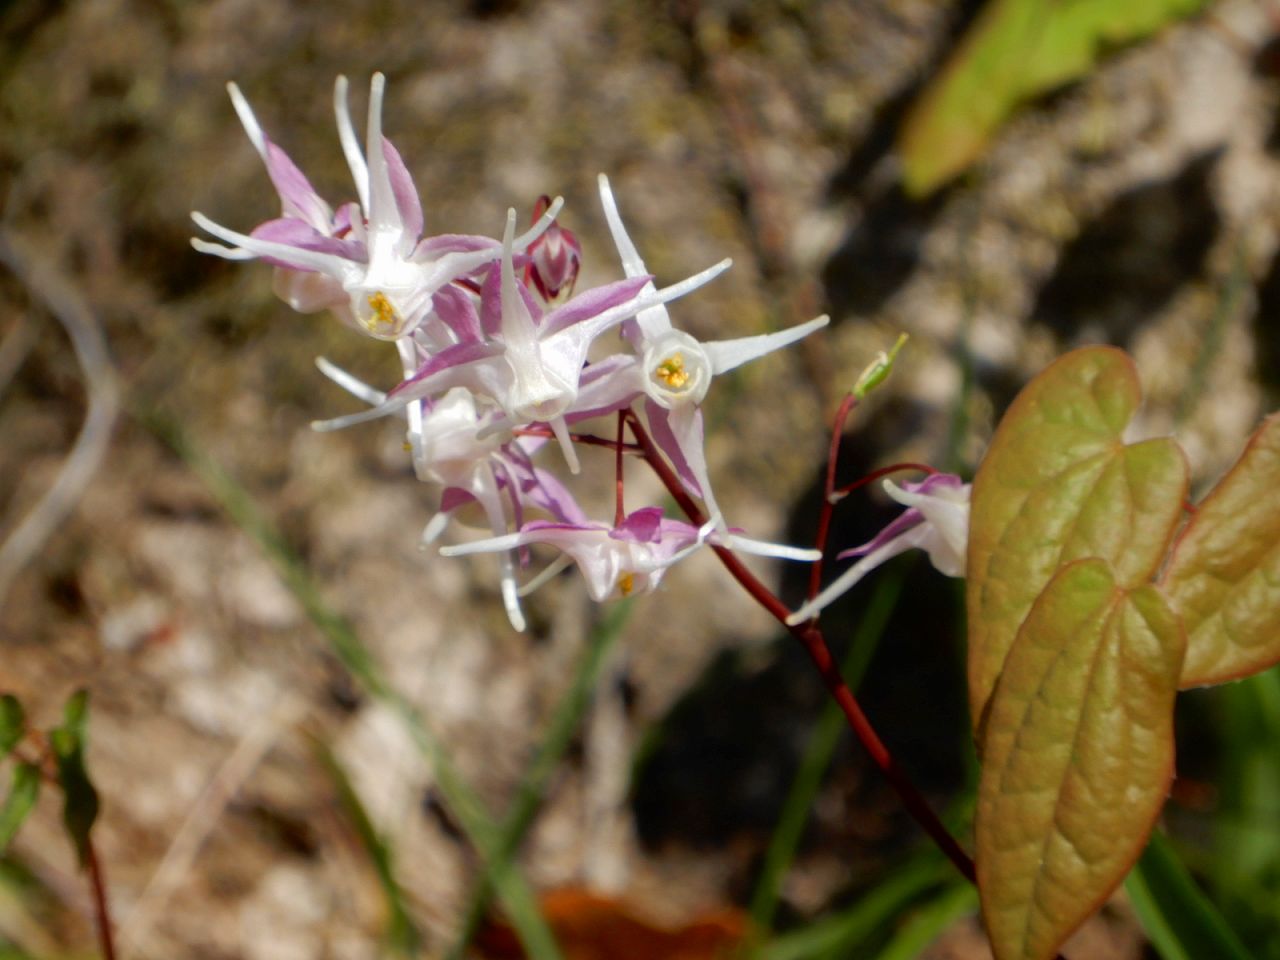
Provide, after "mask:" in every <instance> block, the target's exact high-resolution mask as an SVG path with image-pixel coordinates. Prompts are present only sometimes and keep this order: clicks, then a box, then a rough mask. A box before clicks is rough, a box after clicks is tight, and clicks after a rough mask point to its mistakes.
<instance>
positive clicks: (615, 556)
mask: <svg viewBox="0 0 1280 960" xmlns="http://www.w3.org/2000/svg"><path fill="white" fill-rule="evenodd" d="M718 523H719V518H712V519H711V520H709V521H707V522H706V523H705V524H703V525H702V526H701V527H695V526H693V524H690V523H685V522H684V521H683V520H673V519H669V518H667V517H664V516H663V513H662V508H661V507H644V508H642V509H640V510H635V511H633V512H632V513H630V514H628V515H627V516H626V517H625V518H623V520H622V522H621V523H619V524H617V525H616V526H613V527H610V526H609V525H608V524H604V523H594V522H592V521H589V520H580V521H577V522H567V523H566V522H548V521H543V520H534V521H531V522H529V523H526V524H524V525H523V526H522V527H521V528H520V530H519V531H518V532H517V533H512V534H507V535H506V536H501V537H492V538H490V539H488V540H477V541H474V542H472V543H464V544H458V545H456V546H451V547H441V548H440V554H441V556H446V557H458V556H463V555H465V554H469V553H495V552H507V551H510V550H514V549H516V548H519V547H528V546H532V545H535V544H545V545H547V546H550V547H554V548H555V549H557V550H560V551H561V552H562V553H563V554H564V557H562V558H561V559H560V560H558V561H556V562H554V563H552V564H551V565H550V566H549V567H547V569H546V570H544V571H543V572H542V573H540V574H538V576H536V577H534V578H533V579H532V580H531V581H529V582H528V583H527V584H525V585H524V586H523V587H521V588H520V595H521V596H524V595H526V594H528V593H530V592H532V591H533V590H536V589H537V588H538V587H540V586H542V584H544V583H546V582H547V581H548V580H549V579H551V577H553V576H554V575H555V574H557V573H559V572H560V571H561V570H563V569H564V568H565V566H566V565H567V564H568V563H576V564H577V565H578V569H579V570H580V571H581V572H582V575H583V578H584V579H585V580H586V582H587V592H588V593H589V594H590V595H591V598H592V599H593V600H595V601H597V602H600V601H603V600H607V599H610V598H615V597H628V596H631V595H632V594H634V593H646V592H648V591H650V590H653V589H654V588H655V587H657V586H658V583H659V582H660V581H661V580H662V576H663V574H665V573H666V571H667V570H668V569H669V568H670V567H671V566H673V565H674V564H676V563H678V562H679V561H680V560H683V559H684V558H685V557H687V556H689V555H690V554H691V553H693V552H694V551H695V550H697V549H698V548H699V547H701V546H702V545H703V544H705V543H708V542H710V543H713V544H723V545H725V546H728V547H731V548H733V549H736V550H741V551H742V552H744V553H756V554H761V555H764V556H773V557H781V558H784V559H792V560H814V559H816V558H817V555H816V554H815V553H814V551H811V550H800V549H797V548H795V547H789V546H786V545H783V544H774V543H765V542H763V541H759V540H752V539H749V538H747V537H742V536H738V535H737V534H734V533H730V534H728V535H722V534H720V533H719V532H718V531H717V530H716V527H717V525H718Z"/></svg>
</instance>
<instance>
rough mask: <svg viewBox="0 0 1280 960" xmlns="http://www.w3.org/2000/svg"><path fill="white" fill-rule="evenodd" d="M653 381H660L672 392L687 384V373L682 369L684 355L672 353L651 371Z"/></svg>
mask: <svg viewBox="0 0 1280 960" xmlns="http://www.w3.org/2000/svg"><path fill="white" fill-rule="evenodd" d="M653 376H654V379H655V380H661V381H662V382H663V383H665V384H666V385H667V386H668V387H670V388H671V389H672V390H679V389H681V388H682V387H684V386H685V384H687V383H688V382H689V371H688V370H686V369H685V368H684V354H682V353H673V354H671V356H669V357H667V359H665V360H663V361H662V362H661V363H660V364H658V365H657V367H655V368H654V370H653Z"/></svg>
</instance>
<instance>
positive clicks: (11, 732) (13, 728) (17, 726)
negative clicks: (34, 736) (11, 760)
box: [0, 693, 27, 758]
mask: <svg viewBox="0 0 1280 960" xmlns="http://www.w3.org/2000/svg"><path fill="white" fill-rule="evenodd" d="M26 732H27V717H26V714H25V713H24V712H23V710H22V704H20V703H19V702H18V698H17V697H15V696H14V695H13V694H11V693H6V694H5V695H4V696H0V758H4V757H7V756H8V755H9V754H10V752H11V751H12V750H13V748H14V747H16V746H17V745H18V744H19V743H20V742H21V741H22V738H23V736H24V735H25V734H26Z"/></svg>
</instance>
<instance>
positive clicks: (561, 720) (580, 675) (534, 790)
mask: <svg viewBox="0 0 1280 960" xmlns="http://www.w3.org/2000/svg"><path fill="white" fill-rule="evenodd" d="M633 609H634V607H633V604H632V601H631V600H620V601H618V602H617V603H615V604H613V605H612V606H610V607H609V608H608V610H607V612H606V613H605V614H604V616H603V617H602V618H601V620H600V623H599V624H597V625H596V627H595V629H594V630H592V631H591V635H590V637H589V638H588V641H587V649H586V650H585V651H584V653H583V655H582V657H581V658H580V659H579V661H578V665H577V668H576V669H575V670H574V674H573V680H572V681H571V683H570V684H569V689H568V691H567V692H566V693H565V695H564V697H563V698H562V699H561V700H560V703H559V704H558V705H557V706H556V710H555V713H554V714H553V715H552V717H551V720H550V722H549V723H548V724H547V729H546V731H545V732H544V733H543V735H542V737H541V742H540V743H539V745H538V750H537V753H536V754H535V755H534V757H533V759H532V760H531V761H530V762H529V765H528V767H526V769H525V773H524V778H523V780H521V782H520V787H519V789H518V790H517V791H516V796H515V798H514V799H513V800H512V801H511V805H510V807H509V808H508V810H507V813H506V815H505V816H504V817H503V818H502V822H501V823H500V824H499V826H498V837H497V840H496V842H495V844H494V849H495V853H494V860H492V861H490V862H489V863H487V864H485V865H484V866H483V868H482V870H481V874H480V877H479V879H478V880H477V882H476V884H475V885H474V887H473V888H472V891H471V897H470V901H469V902H468V904H467V906H466V909H465V910H464V911H463V913H462V923H461V926H460V927H459V930H458V936H457V937H456V938H455V940H454V942H453V946H452V947H451V948H450V949H449V952H448V954H446V955H445V956H446V960H461V958H462V957H463V956H464V955H465V954H466V952H467V950H468V948H469V947H470V944H471V940H472V938H473V937H474V936H475V934H476V932H477V930H478V929H479V927H480V923H481V921H483V920H484V917H485V912H486V910H487V909H488V907H489V899H490V894H491V892H492V889H493V882H492V881H493V873H494V870H495V869H496V868H497V867H502V868H506V869H509V868H510V865H511V861H512V860H513V859H514V857H515V856H516V854H517V852H518V851H519V848H520V843H521V841H522V840H523V839H524V837H525V834H526V833H527V832H528V830H529V828H530V827H531V826H532V825H533V820H534V817H535V816H536V815H537V813H538V810H539V809H540V808H541V806H542V802H543V800H544V799H545V798H546V794H547V791H548V790H549V789H550V786H551V780H552V776H553V774H554V773H555V772H556V771H557V770H558V769H559V767H560V762H561V760H563V758H564V755H565V753H566V752H567V751H568V749H569V746H570V744H571V743H572V741H573V738H574V735H575V734H576V733H577V732H578V730H579V728H580V726H581V723H582V716H583V714H584V713H585V712H586V710H587V707H588V706H589V705H590V703H591V695H592V693H593V691H594V690H595V689H596V685H597V684H598V683H599V681H600V677H601V675H602V673H603V672H604V669H605V667H606V665H607V664H608V663H609V660H610V657H611V656H612V654H613V651H614V649H615V648H616V647H617V645H618V643H619V642H620V640H621V638H622V634H623V633H624V632H625V628H626V625H627V623H628V622H629V621H630V619H631V614H632V611H633Z"/></svg>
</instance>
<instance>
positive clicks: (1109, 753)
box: [974, 559, 1185, 960]
mask: <svg viewBox="0 0 1280 960" xmlns="http://www.w3.org/2000/svg"><path fill="white" fill-rule="evenodd" d="M1184 645H1185V639H1184V636H1183V633H1182V630H1181V628H1180V626H1179V624H1178V619H1177V617H1176V616H1175V614H1174V613H1173V612H1172V611H1171V610H1170V609H1169V608H1168V605H1167V604H1166V603H1165V601H1164V598H1163V597H1162V596H1161V595H1160V592H1159V591H1158V590H1156V589H1155V588H1154V587H1152V586H1141V587H1138V588H1137V589H1134V590H1132V591H1129V590H1125V589H1122V588H1121V587H1119V586H1117V584H1116V578H1115V577H1114V576H1113V574H1112V572H1111V570H1110V568H1109V566H1108V564H1107V563H1106V562H1105V561H1103V560H1098V559H1088V560H1080V561H1077V562H1075V563H1072V564H1070V565H1068V566H1066V567H1065V568H1064V569H1063V570H1062V571H1061V572H1060V573H1059V574H1058V575H1057V576H1055V577H1054V578H1053V580H1052V581H1051V582H1050V584H1049V586H1048V587H1047V588H1046V589H1045V591H1044V593H1043V595H1042V596H1041V597H1040V599H1039V600H1037V601H1036V604H1035V606H1034V607H1033V608H1032V610H1031V613H1030V614H1029V615H1028V617H1027V620H1026V623H1025V624H1024V625H1023V627H1022V629H1021V630H1020V631H1019V632H1018V636H1017V639H1016V641H1015V642H1014V645H1013V648H1012V649H1011V650H1010V651H1009V658H1008V662H1007V663H1006V665H1005V669H1004V672H1003V673H1002V674H1001V676H1000V681H999V683H998V684H997V685H996V690H995V694H994V695H993V697H992V701H991V718H990V722H989V724H988V725H987V732H986V752H985V755H984V758H983V759H984V762H983V768H982V776H981V779H980V781H979V785H978V808H977V813H976V816H975V821H974V831H975V837H976V843H977V857H976V860H977V869H978V889H979V891H980V892H981V897H982V910H983V916H984V918H985V920H986V926H987V930H988V932H989V934H990V936H991V942H992V949H993V951H994V953H995V956H996V958H997V960H1047V958H1050V957H1052V956H1053V955H1054V953H1055V951H1056V950H1057V948H1058V947H1059V946H1060V945H1061V943H1062V942H1063V941H1064V940H1065V939H1066V938H1067V936H1069V935H1070V934H1071V932H1072V931H1073V930H1074V929H1075V928H1076V927H1077V926H1079V924H1080V923H1082V922H1083V921H1084V920H1085V919H1086V918H1087V917H1088V916H1089V915H1090V914H1091V913H1093V911H1094V910H1096V909H1097V908H1098V906H1099V905H1100V904H1101V903H1102V902H1103V901H1104V900H1105V899H1106V898H1107V896H1109V895H1110V893H1111V891H1112V890H1114V889H1115V887H1116V886H1117V885H1118V884H1119V883H1120V881H1121V880H1122V879H1123V878H1124V875H1125V874H1126V873H1127V872H1128V870H1129V868H1130V866H1131V865H1132V864H1133V862H1134V860H1136V859H1137V857H1138V855H1139V854H1140V853H1141V852H1142V848H1143V845H1144V844H1145V842H1146V837H1147V834H1148V833H1149V832H1150V830H1151V827H1152V824H1153V823H1154V822H1155V818H1156V816H1157V814H1158V813H1159V811H1160V808H1161V806H1162V805H1163V803H1164V798H1165V796H1166V794H1167V792H1168V788H1169V783H1170V780H1171V778H1172V775H1173V700H1174V695H1175V693H1176V690H1177V684H1178V676H1179V673H1180V671H1181V668H1182V656H1183V652H1184Z"/></svg>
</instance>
